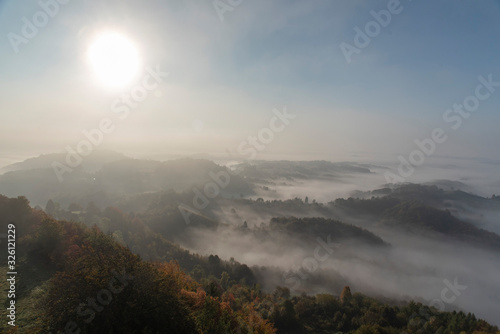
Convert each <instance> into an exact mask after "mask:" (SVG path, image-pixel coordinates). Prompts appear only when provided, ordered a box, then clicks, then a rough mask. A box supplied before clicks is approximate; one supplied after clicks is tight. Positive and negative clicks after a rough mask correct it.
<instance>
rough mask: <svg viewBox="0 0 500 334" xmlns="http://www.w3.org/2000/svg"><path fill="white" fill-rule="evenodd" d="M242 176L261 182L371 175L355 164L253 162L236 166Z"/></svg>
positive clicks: (363, 167) (367, 169)
mask: <svg viewBox="0 0 500 334" xmlns="http://www.w3.org/2000/svg"><path fill="white" fill-rule="evenodd" d="M236 168H237V169H238V170H239V171H240V172H241V175H242V176H245V177H249V178H254V179H261V180H277V179H284V180H289V181H291V180H332V179H336V178H339V177H340V176H344V175H346V174H369V173H371V171H370V169H369V168H366V167H365V166H362V165H358V164H355V163H333V162H330V161H252V162H245V163H242V164H239V165H237V166H236Z"/></svg>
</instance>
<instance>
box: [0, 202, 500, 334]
mask: <svg viewBox="0 0 500 334" xmlns="http://www.w3.org/2000/svg"><path fill="white" fill-rule="evenodd" d="M95 216H96V217H97V218H99V219H107V223H108V225H107V226H108V227H110V228H114V227H116V226H120V228H121V229H122V230H121V231H122V235H121V240H119V239H120V238H118V237H117V236H116V235H115V232H116V231H114V232H112V230H109V231H107V232H106V233H105V232H103V231H101V229H100V228H99V227H98V226H97V225H94V226H92V227H89V226H85V225H84V224H83V223H78V222H67V221H58V220H55V219H54V218H52V217H50V216H48V215H46V214H45V213H44V212H41V211H38V210H33V209H31V208H30V207H29V202H28V201H27V200H26V199H25V198H22V197H20V198H17V199H8V198H5V197H1V196H0V217H5V218H3V220H2V223H4V222H8V221H10V220H13V221H16V222H18V226H19V227H20V231H22V234H20V235H18V238H19V239H18V240H19V245H18V249H19V254H18V256H19V258H20V259H22V260H21V261H20V263H22V266H23V268H25V269H23V268H21V270H28V269H27V268H29V270H30V271H31V273H32V274H31V277H30V281H31V282H32V283H30V284H21V285H20V287H19V288H20V291H19V297H18V302H19V303H20V304H22V305H29V306H27V307H28V308H29V311H30V312H32V313H33V314H32V316H30V321H27V320H23V318H22V317H21V318H20V319H19V320H18V323H17V325H18V327H17V328H16V329H6V328H1V327H0V330H2V332H5V333H14V332H16V330H17V331H18V332H23V333H60V332H67V333H68V332H71V333H82V334H86V333H96V334H99V333H125V334H127V333H144V334H149V333H151V334H154V333H214V334H219V333H220V334H227V333H235V334H236V333H238V334H239V333H248V334H250V333H254V334H257V333H262V334H267V333H283V334H285V333H290V334H294V333H297V334H307V333H355V334H366V333H369V334H371V333H379V334H381V333H389V334H392V333H398V334H399V333H402V332H404V333H408V334H413V333H443V334H444V333H446V334H452V333H453V334H460V333H474V334H480V333H498V328H497V327H494V326H491V325H489V324H488V323H486V322H485V321H483V320H478V319H476V317H475V316H474V315H472V314H465V313H463V312H451V313H450V312H439V311H437V310H436V309H434V308H431V307H428V306H424V305H422V304H419V303H418V304H417V303H414V302H410V303H408V304H400V305H395V304H387V303H382V302H380V301H377V300H375V299H372V298H369V297H367V296H364V295H362V294H360V293H352V292H351V290H350V289H349V287H345V288H344V290H343V291H342V292H341V293H340V297H336V296H333V295H329V294H319V295H316V296H308V295H305V294H303V295H300V296H292V295H291V294H290V290H289V289H288V288H285V287H276V289H275V290H274V291H273V292H271V293H266V292H264V291H262V290H261V288H260V285H259V284H258V282H257V281H256V280H255V277H254V276H253V273H252V271H251V270H250V269H249V268H248V267H247V266H245V265H241V264H239V263H237V262H235V261H228V262H225V261H223V260H221V259H220V258H219V257H218V256H217V255H211V256H209V257H206V258H205V257H201V256H197V255H193V254H190V253H189V252H186V251H184V250H182V249H181V248H180V247H178V246H176V245H174V244H172V243H171V242H170V241H168V240H166V239H164V238H162V237H161V236H159V235H157V234H155V233H152V232H150V231H149V232H148V231H147V228H146V227H145V226H144V225H141V221H140V219H139V218H138V217H136V216H135V215H131V214H124V213H122V212H121V211H120V210H118V209H115V208H107V209H105V210H103V211H100V210H97V211H96V212H95ZM300 222H302V223H304V224H306V223H307V221H304V220H299V219H295V220H293V221H291V222H286V221H281V220H280V219H278V220H275V222H274V223H273V224H275V225H276V224H277V226H278V225H282V224H285V225H286V224H292V225H291V226H295V225H296V224H299V223H300ZM309 223H311V224H313V225H314V226H316V225H317V226H316V228H321V226H322V221H311V222H309ZM341 227H342V228H343V226H341ZM295 228H299V227H294V229H295ZM128 243H130V244H131V245H133V247H137V248H138V249H140V250H143V251H144V249H146V251H147V250H148V249H149V250H151V249H155V250H156V251H157V253H158V254H157V255H158V256H157V257H155V258H154V259H153V261H145V260H143V259H142V258H141V256H138V255H137V254H134V253H133V252H132V251H131V247H129V246H128ZM148 246H149V247H151V248H148ZM146 251H144V252H146ZM146 253H147V252H146ZM159 254H162V255H161V256H160V255H159ZM164 254H168V255H164ZM169 257H172V259H175V260H177V258H178V259H180V262H182V263H183V264H184V267H183V266H182V265H179V264H180V263H177V262H174V261H171V258H169ZM5 258H6V257H5ZM2 261H3V259H2ZM3 264H4V263H3V262H2V265H3ZM188 273H189V274H188ZM47 278H48V280H47ZM29 298H31V300H29V302H28V303H26V302H25V300H26V299H29ZM23 303H24V304H23ZM18 312H19V313H20V314H23V313H24V312H26V310H25V309H23V310H21V309H20V310H18ZM2 316H3V315H2ZM33 319H34V320H33Z"/></svg>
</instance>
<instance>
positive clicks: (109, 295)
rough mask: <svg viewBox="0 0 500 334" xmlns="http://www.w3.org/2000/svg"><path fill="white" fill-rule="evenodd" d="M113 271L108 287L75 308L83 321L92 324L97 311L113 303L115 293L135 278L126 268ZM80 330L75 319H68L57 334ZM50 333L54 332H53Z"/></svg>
mask: <svg viewBox="0 0 500 334" xmlns="http://www.w3.org/2000/svg"><path fill="white" fill-rule="evenodd" d="M111 273H112V274H113V277H112V278H111V279H110V281H109V283H108V287H107V289H101V290H99V291H98V292H97V295H96V298H87V302H86V303H80V305H78V307H77V308H76V309H75V312H76V314H77V316H78V317H80V318H83V319H82V322H84V323H86V324H90V323H91V322H92V321H93V320H94V319H95V316H96V313H97V312H101V311H102V310H104V307H105V306H107V305H109V304H111V302H112V301H113V295H115V296H116V295H118V294H119V293H120V292H122V291H123V289H125V288H126V287H127V285H128V284H129V282H128V281H131V280H133V279H134V276H131V275H129V274H127V273H126V272H125V270H122V272H121V273H118V272H116V271H114V270H113V271H112V272H111ZM80 332H81V328H80V327H79V326H78V323H76V322H75V321H68V322H67V323H66V326H65V327H64V331H63V332H61V331H57V334H65V333H66V334H69V333H80ZM49 334H52V332H50V333H49Z"/></svg>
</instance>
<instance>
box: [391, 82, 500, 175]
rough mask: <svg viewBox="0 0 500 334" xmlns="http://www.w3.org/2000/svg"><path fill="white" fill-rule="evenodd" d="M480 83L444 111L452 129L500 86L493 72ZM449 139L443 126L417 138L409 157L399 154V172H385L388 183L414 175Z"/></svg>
mask: <svg viewBox="0 0 500 334" xmlns="http://www.w3.org/2000/svg"><path fill="white" fill-rule="evenodd" d="M478 81H479V84H478V85H477V86H476V89H475V90H474V93H473V94H471V95H469V96H467V97H466V98H465V99H464V100H463V102H462V103H454V104H453V107H452V108H450V109H447V110H446V111H445V112H444V113H443V121H444V122H445V123H446V124H448V126H449V127H450V128H451V129H452V130H458V129H459V128H460V127H461V126H462V124H463V120H464V119H468V118H469V117H470V116H471V115H472V114H471V113H473V112H475V111H477V110H478V109H479V107H480V106H481V102H484V101H486V100H487V99H489V98H490V97H491V96H492V94H493V93H494V92H495V91H496V87H500V82H497V81H493V74H489V75H488V77H487V78H485V77H483V76H479V77H478ZM447 139H448V135H447V134H446V131H445V130H444V129H443V128H440V127H438V128H434V129H433V130H432V131H431V134H430V136H429V137H428V138H424V139H423V140H419V139H418V138H417V139H415V141H414V143H415V145H416V146H417V148H416V149H414V150H413V151H411V153H410V154H409V156H408V158H405V157H403V156H402V155H399V156H398V160H399V162H400V163H399V165H398V168H397V171H398V174H395V173H393V172H385V174H384V176H385V179H386V181H387V183H401V182H405V180H406V179H407V178H409V177H410V176H412V175H413V173H414V172H415V168H416V167H418V166H421V165H423V164H424V163H425V160H426V159H427V157H429V156H431V155H433V154H434V153H435V152H436V148H437V145H438V144H443V143H444V142H446V140H447Z"/></svg>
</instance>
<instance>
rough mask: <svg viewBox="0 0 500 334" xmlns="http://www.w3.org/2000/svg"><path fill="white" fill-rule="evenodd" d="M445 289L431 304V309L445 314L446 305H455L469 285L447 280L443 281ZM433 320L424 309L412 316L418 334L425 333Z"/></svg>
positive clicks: (456, 279) (404, 332)
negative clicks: (426, 326)
mask: <svg viewBox="0 0 500 334" xmlns="http://www.w3.org/2000/svg"><path fill="white" fill-rule="evenodd" d="M443 283H444V285H445V287H444V288H443V289H442V290H441V295H440V298H439V299H433V300H432V301H430V302H429V304H428V306H429V307H434V308H436V309H437V310H438V311H440V312H443V311H445V309H446V305H451V304H453V303H454V302H455V301H456V300H457V297H460V296H461V295H462V291H465V290H466V289H467V285H460V284H459V283H458V278H457V277H455V279H454V280H453V283H451V282H450V281H449V280H447V279H443ZM430 320H431V316H430V315H429V313H428V312H427V310H426V309H425V308H424V307H420V308H419V310H418V314H417V313H413V314H412V315H411V316H410V321H414V327H417V326H418V327H419V328H420V329H419V330H418V331H417V332H416V333H425V330H424V326H425V324H426V323H427V322H428V321H430ZM401 334H408V333H407V332H406V331H403V332H401Z"/></svg>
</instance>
